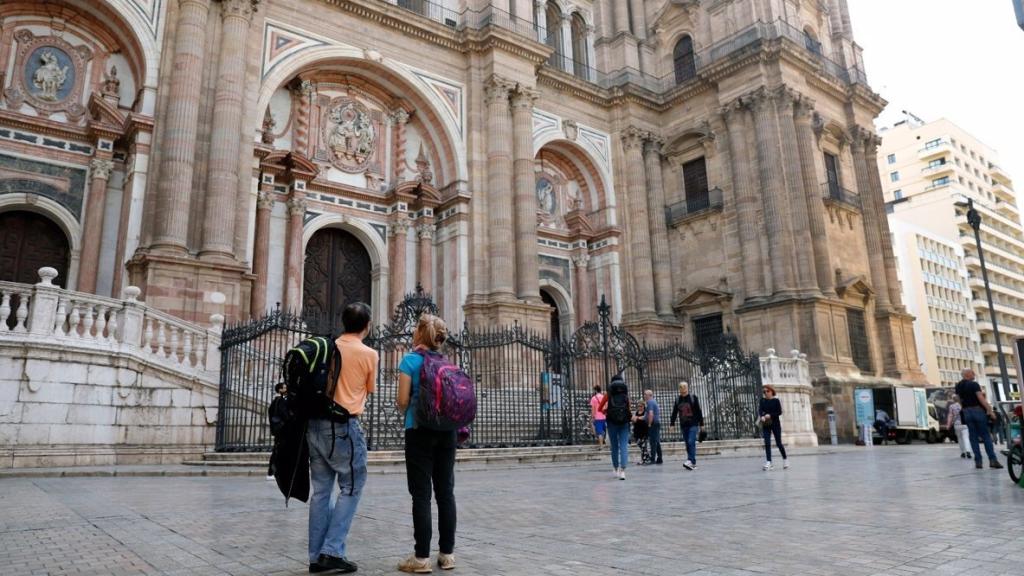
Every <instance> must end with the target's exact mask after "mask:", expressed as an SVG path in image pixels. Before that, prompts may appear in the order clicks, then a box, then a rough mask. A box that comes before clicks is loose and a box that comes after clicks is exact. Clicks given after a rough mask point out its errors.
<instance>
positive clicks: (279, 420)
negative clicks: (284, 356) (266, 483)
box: [267, 382, 291, 480]
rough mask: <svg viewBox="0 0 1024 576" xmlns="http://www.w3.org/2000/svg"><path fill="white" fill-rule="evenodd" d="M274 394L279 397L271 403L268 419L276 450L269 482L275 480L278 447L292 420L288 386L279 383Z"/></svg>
mask: <svg viewBox="0 0 1024 576" xmlns="http://www.w3.org/2000/svg"><path fill="white" fill-rule="evenodd" d="M274 392H276V393H277V396H275V397H274V399H273V400H272V401H271V402H270V408H268V409H267V418H269V420H270V434H271V435H272V436H273V437H274V449H273V451H272V452H271V453H270V464H269V465H268V466H267V480H273V479H274V455H275V454H276V453H277V447H278V445H279V444H280V443H281V440H280V439H281V436H282V434H281V433H282V432H284V427H285V425H286V424H288V420H290V418H291V414H290V413H289V411H288V384H286V383H284V382H278V383H277V385H276V386H274Z"/></svg>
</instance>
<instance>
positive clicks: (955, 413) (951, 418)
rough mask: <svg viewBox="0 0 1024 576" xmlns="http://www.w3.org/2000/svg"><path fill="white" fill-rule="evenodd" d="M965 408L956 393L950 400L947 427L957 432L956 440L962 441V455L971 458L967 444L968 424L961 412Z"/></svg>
mask: <svg viewBox="0 0 1024 576" xmlns="http://www.w3.org/2000/svg"><path fill="white" fill-rule="evenodd" d="M961 411H963V408H962V407H961V406H960V398H959V397H957V395H956V394H954V395H953V398H952V399H951V400H950V401H949V411H948V412H947V413H946V429H947V430H949V429H950V428H952V429H953V431H954V432H956V440H957V442H959V443H960V457H961V458H970V457H971V450H970V448H968V444H967V425H966V424H964V423H963V421H962V420H961V419H960V412H961Z"/></svg>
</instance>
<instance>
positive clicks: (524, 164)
mask: <svg viewBox="0 0 1024 576" xmlns="http://www.w3.org/2000/svg"><path fill="white" fill-rule="evenodd" d="M537 96H538V93H537V92H536V91H535V90H531V89H529V88H525V87H522V86H520V87H519V88H518V89H517V90H516V92H515V94H514V95H513V96H512V126H513V136H514V140H513V154H514V159H513V165H514V168H515V239H516V280H515V281H516V297H517V298H519V299H520V300H527V301H530V302H540V277H539V271H538V265H537V184H536V177H535V176H534V171H533V103H534V102H535V101H536V100H537Z"/></svg>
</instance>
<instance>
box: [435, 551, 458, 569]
mask: <svg viewBox="0 0 1024 576" xmlns="http://www.w3.org/2000/svg"><path fill="white" fill-rule="evenodd" d="M437 566H438V568H440V569H441V570H451V569H452V568H455V554H444V553H441V554H438V555H437Z"/></svg>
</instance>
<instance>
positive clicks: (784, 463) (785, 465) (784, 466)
mask: <svg viewBox="0 0 1024 576" xmlns="http://www.w3.org/2000/svg"><path fill="white" fill-rule="evenodd" d="M782 469H783V470H789V460H787V459H785V458H783V459H782Z"/></svg>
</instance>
